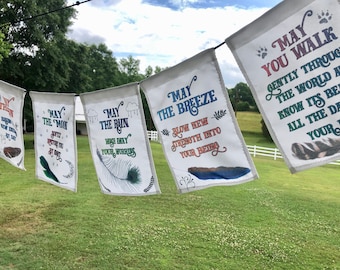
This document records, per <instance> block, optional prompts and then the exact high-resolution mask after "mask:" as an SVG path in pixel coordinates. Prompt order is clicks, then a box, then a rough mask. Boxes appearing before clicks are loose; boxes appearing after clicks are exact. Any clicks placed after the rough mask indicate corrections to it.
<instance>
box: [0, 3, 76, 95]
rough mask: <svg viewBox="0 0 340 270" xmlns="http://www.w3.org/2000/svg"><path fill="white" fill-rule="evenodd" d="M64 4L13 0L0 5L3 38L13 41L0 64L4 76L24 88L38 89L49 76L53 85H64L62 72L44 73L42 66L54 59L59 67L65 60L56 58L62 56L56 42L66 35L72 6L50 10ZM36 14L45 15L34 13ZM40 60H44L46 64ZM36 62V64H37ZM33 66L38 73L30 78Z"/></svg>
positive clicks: (58, 87) (9, 41) (73, 11)
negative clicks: (5, 28)
mask: <svg viewBox="0 0 340 270" xmlns="http://www.w3.org/2000/svg"><path fill="white" fill-rule="evenodd" d="M65 5H66V1H65V0H49V1H45V0H30V1H22V0H12V1H10V2H9V1H7V2H6V4H5V5H3V6H2V7H1V11H2V12H1V16H0V25H9V26H8V27H7V31H6V32H5V33H4V35H5V37H4V39H5V41H6V42H8V43H10V44H11V45H12V50H11V52H10V54H9V57H8V58H6V59H4V60H3V61H2V63H1V64H0V74H1V75H0V76H1V78H2V79H3V80H6V81H8V82H10V83H13V84H15V85H18V86H21V87H24V88H26V89H29V88H31V89H38V88H39V87H41V86H44V85H45V84H46V86H47V83H43V81H44V80H45V81H47V80H51V79H52V81H50V82H49V83H50V84H51V85H53V88H54V89H60V88H62V87H63V85H64V84H65V81H64V80H61V78H60V77H61V76H59V78H58V77H53V76H45V72H43V68H44V67H46V66H47V65H48V63H51V62H52V64H53V61H57V65H59V67H57V68H56V69H58V70H61V69H63V68H62V67H64V66H65V65H64V63H63V61H64V60H62V59H58V58H59V57H62V49H61V48H62V47H59V48H58V46H59V45H60V44H62V41H63V40H64V38H65V35H66V32H67V28H68V26H69V25H70V24H71V18H72V16H74V14H75V10H74V9H73V8H68V9H63V10H60V11H58V12H53V13H49V11H54V10H58V9H62V8H63V7H65ZM39 14H46V15H44V16H37V15H39ZM35 57H37V58H36V59H35ZM41 61H45V64H43V63H41ZM37 63H39V65H38V66H37V67H36V65H37ZM35 68H37V70H40V72H41V74H39V73H38V74H34V78H29V76H31V75H32V69H35ZM47 71H48V70H47ZM51 73H52V70H51ZM60 75H62V74H60ZM64 75H65V74H64ZM38 76H41V77H39V78H38ZM53 79H55V81H53ZM34 81H36V82H37V84H35V83H34ZM32 82H33V83H32Z"/></svg>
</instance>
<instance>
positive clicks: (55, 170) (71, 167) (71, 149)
mask: <svg viewBox="0 0 340 270" xmlns="http://www.w3.org/2000/svg"><path fill="white" fill-rule="evenodd" d="M29 94H30V97H31V99H32V105H33V116H34V147H35V156H36V157H35V158H36V162H35V171H36V177H37V178H38V179H40V180H43V181H45V182H48V183H50V184H53V185H56V186H59V187H61V188H65V189H68V190H71V191H74V192H76V191H77V178H78V172H77V140H76V130H75V129H76V128H75V94H62V93H43V92H35V91H31V92H30V93H29Z"/></svg>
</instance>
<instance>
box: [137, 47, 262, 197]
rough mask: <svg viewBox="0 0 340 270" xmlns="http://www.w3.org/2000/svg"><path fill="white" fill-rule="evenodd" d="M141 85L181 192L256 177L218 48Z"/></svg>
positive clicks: (238, 182) (206, 51)
mask: <svg viewBox="0 0 340 270" xmlns="http://www.w3.org/2000/svg"><path fill="white" fill-rule="evenodd" d="M141 87H142V89H143V90H144V92H145V95H146V97H147V100H148V104H149V107H150V110H151V113H152V117H153V120H154V122H155V124H156V127H157V129H158V131H159V133H160V135H161V140H162V145H163V149H164V152H165V155H166V157H167V160H168V163H169V166H170V168H171V171H172V175H173V177H174V179H175V182H176V184H177V188H178V190H179V192H189V191H194V190H199V189H203V188H207V187H211V186H219V185H235V184H241V183H244V182H247V181H250V180H253V179H255V178H257V172H256V169H255V167H254V165H253V162H252V160H251V158H250V156H249V153H248V150H247V148H246V145H245V143H244V141H243V138H242V136H241V132H240V130H239V128H238V125H237V122H236V120H235V116H234V112H233V110H232V107H231V103H230V101H229V98H228V96H227V91H226V88H225V85H224V83H223V79H222V76H221V73H220V69H219V66H218V63H217V59H216V56H215V50H214V49H208V50H205V51H203V52H201V53H200V54H198V55H196V56H194V57H192V58H190V59H188V60H186V61H184V62H182V63H180V64H178V65H177V66H174V67H172V68H169V69H166V70H165V71H163V72H161V73H158V74H156V75H154V76H152V77H150V78H148V79H146V80H144V81H142V82H141Z"/></svg>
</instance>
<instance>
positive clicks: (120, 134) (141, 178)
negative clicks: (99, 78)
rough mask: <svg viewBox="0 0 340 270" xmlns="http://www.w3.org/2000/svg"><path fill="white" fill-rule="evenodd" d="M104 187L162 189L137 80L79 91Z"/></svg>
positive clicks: (128, 191) (116, 191)
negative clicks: (121, 84) (93, 90)
mask: <svg viewBox="0 0 340 270" xmlns="http://www.w3.org/2000/svg"><path fill="white" fill-rule="evenodd" d="M80 98H81V101H82V103H83V106H84V112H85V118H86V125H87V130H88V135H89V141H90V147H91V153H92V158H93V161H94V165H95V168H96V172H97V176H98V182H99V185H100V188H101V191H102V192H103V193H104V194H110V195H136V196H139V195H151V194H158V193H160V189H159V186H158V180H157V176H156V170H155V167H154V164H153V159H152V153H151V148H150V145H149V140H148V137H147V132H146V129H145V119H144V112H143V107H142V101H141V98H140V95H139V86H138V84H137V83H132V84H127V85H123V86H120V87H115V88H109V89H103V90H99V91H95V92H89V93H84V94H81V95H80Z"/></svg>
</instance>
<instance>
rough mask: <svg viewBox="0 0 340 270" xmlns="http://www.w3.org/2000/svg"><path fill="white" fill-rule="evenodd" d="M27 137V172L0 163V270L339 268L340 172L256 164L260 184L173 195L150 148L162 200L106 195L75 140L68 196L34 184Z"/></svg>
mask: <svg viewBox="0 0 340 270" xmlns="http://www.w3.org/2000/svg"><path fill="white" fill-rule="evenodd" d="M25 138H26V146H27V148H28V149H27V150H26V156H25V167H26V169H27V171H21V170H18V169H16V168H14V167H12V166H11V165H9V164H7V163H6V162H5V161H3V160H0V185H1V188H0V269H339V268H340V226H339V224H340V185H339V182H340V174H339V169H340V168H339V167H338V166H334V165H327V166H323V167H319V168H316V169H311V170H307V171H304V172H300V173H298V174H294V175H292V174H290V172H289V171H288V168H287V167H286V165H285V164H284V162H283V161H282V160H276V161H274V160H271V159H269V158H261V157H256V158H255V159H254V162H255V165H256V168H257V170H258V172H259V175H260V179H258V180H255V181H252V182H249V183H246V184H242V185H238V186H232V187H214V188H208V189H205V190H201V191H196V192H191V193H186V194H178V193H177V191H176V186H175V183H174V181H173V179H172V177H171V174H170V171H169V168H168V165H167V163H166V160H165V158H164V155H163V152H162V149H161V145H160V144H158V143H152V144H151V145H152V151H153V156H154V161H155V166H156V169H157V175H158V178H159V182H160V187H161V190H162V194H160V195H152V196H146V197H121V196H108V195H104V194H102V193H101V192H100V189H99V185H98V183H97V179H96V174H95V171H94V166H93V163H92V159H91V156H90V152H89V148H88V141H87V137H84V136H80V137H78V164H79V165H78V169H79V181H78V192H77V193H73V192H71V191H68V190H63V189H61V188H58V187H56V186H53V185H50V184H48V183H45V182H43V181H40V180H37V179H35V176H34V152H33V149H32V145H33V144H32V138H33V137H32V136H25ZM249 139H250V138H249ZM260 139H261V138H260V137H258V138H257V139H256V138H252V140H260Z"/></svg>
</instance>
